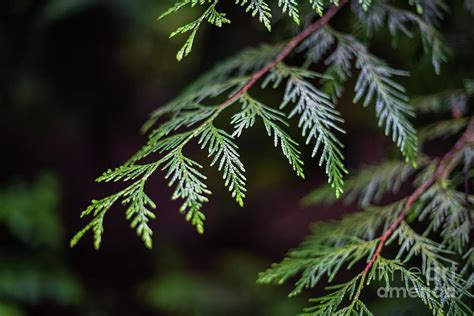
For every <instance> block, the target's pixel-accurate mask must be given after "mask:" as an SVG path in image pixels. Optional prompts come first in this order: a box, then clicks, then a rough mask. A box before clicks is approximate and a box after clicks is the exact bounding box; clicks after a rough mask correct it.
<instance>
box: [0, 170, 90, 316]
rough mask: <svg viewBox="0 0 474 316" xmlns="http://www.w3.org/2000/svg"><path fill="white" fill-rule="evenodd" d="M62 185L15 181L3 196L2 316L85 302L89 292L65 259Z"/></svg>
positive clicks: (47, 178) (48, 178)
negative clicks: (36, 307)
mask: <svg viewBox="0 0 474 316" xmlns="http://www.w3.org/2000/svg"><path fill="white" fill-rule="evenodd" d="M59 201H60V190H59V182H58V180H57V178H56V177H54V176H53V175H51V174H46V173H44V174H41V175H39V176H38V177H37V178H36V179H35V180H34V181H33V182H32V183H28V182H25V181H20V180H18V181H15V182H13V183H10V184H7V185H4V187H3V188H2V189H1V191H0V236H3V237H4V238H3V239H4V240H6V241H7V242H3V243H2V244H1V245H0V257H1V258H2V260H1V261H0V315H2V316H14V315H26V314H23V312H22V311H21V310H22V307H24V306H34V305H35V304H39V303H42V302H45V301H46V302H49V303H52V304H57V305H62V306H68V305H77V304H78V303H80V302H81V298H82V295H83V293H82V292H83V289H82V287H81V284H80V283H79V281H78V279H77V277H76V276H75V275H74V273H72V272H71V270H70V267H69V264H68V262H67V259H66V258H65V256H64V246H65V238H64V237H65V236H64V232H63V229H62V223H61V220H60V217H59V212H58V207H59Z"/></svg>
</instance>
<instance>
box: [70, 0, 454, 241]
mask: <svg viewBox="0 0 474 316" xmlns="http://www.w3.org/2000/svg"><path fill="white" fill-rule="evenodd" d="M237 3H238V4H239V5H243V6H244V7H246V8H247V9H248V10H249V11H251V13H252V14H254V15H256V14H258V15H259V18H260V19H261V20H262V21H263V22H264V23H265V24H266V22H265V19H267V18H268V19H269V18H270V15H269V11H268V10H267V8H268V6H267V4H266V3H265V2H264V1H237ZM330 3H336V2H332V1H330ZM217 4H218V1H204V0H203V1H197V0H196V1H194V0H184V1H181V2H178V3H177V4H176V5H175V6H174V7H172V8H171V9H170V10H168V11H167V12H165V13H164V14H163V15H162V17H165V16H168V15H169V14H171V13H174V12H177V11H179V10H180V9H181V8H182V7H185V6H191V7H197V6H199V7H200V6H207V9H206V10H205V11H204V14H203V15H202V16H201V18H199V19H198V20H196V21H194V22H192V23H190V24H188V25H187V26H185V27H183V28H180V29H179V30H178V31H177V32H175V33H174V34H173V35H175V34H178V33H185V32H188V31H189V32H191V37H190V39H189V40H188V42H186V44H185V47H184V48H183V49H182V50H181V51H180V53H179V55H180V56H181V57H182V56H184V55H185V54H187V53H189V51H190V47H191V45H192V41H193V39H194V36H195V34H196V32H197V29H198V27H199V25H200V24H201V23H202V22H203V21H207V22H209V23H212V24H217V25H222V24H223V23H224V20H225V21H227V20H226V19H225V18H224V15H223V14H220V13H217V11H216V6H217ZM296 4H297V3H296V2H295V1H280V2H279V4H278V5H279V6H280V7H281V8H282V10H283V11H284V12H287V13H288V14H289V15H290V17H292V18H293V19H294V20H295V19H296V17H297V15H296V13H295V12H297V11H296V8H297V6H296ZM311 4H312V5H313V8H314V9H315V10H317V11H318V10H319V9H318V8H321V9H322V8H323V5H324V4H325V3H324V2H322V1H313V2H311ZM369 4H370V2H368V1H362V2H358V3H357V4H356V5H353V6H352V7H353V9H354V10H356V13H357V12H359V11H357V10H358V8H360V9H361V10H362V12H366V14H369V13H370V12H371V11H372V8H377V6H376V5H375V4H371V5H370V6H369ZM336 5H337V3H336ZM377 5H380V6H382V7H383V8H385V9H384V10H385V11H384V12H385V13H383V14H386V12H387V10H388V9H387V8H386V7H385V4H384V2H377ZM374 10H375V9H374ZM390 10H392V11H393V10H395V8H391V9H390ZM400 10H401V9H400ZM265 12H267V13H268V14H267V13H265ZM397 12H398V11H397ZM320 13H322V11H321V12H320ZM400 16H401V15H394V17H392V18H391V19H389V20H390V21H393V20H394V19H397V17H398V18H399V23H398V24H396V26H393V27H391V26H390V25H391V24H390V23H389V27H391V28H393V30H394V32H393V34H394V36H395V34H396V32H395V31H396V30H404V29H405V27H404V24H405V22H412V20H413V19H402V18H400ZM298 20H299V18H298ZM219 21H220V22H219ZM423 21H425V20H423ZM424 23H428V22H426V21H425V22H424ZM370 26H371V29H372V30H376V29H378V28H380V27H382V26H383V24H380V23H379V24H377V25H374V24H373V23H372V24H370ZM430 43H432V42H430ZM428 44H429V43H428ZM334 46H335V49H334V50H332V52H331V53H330V54H329V55H328V56H326V55H327V53H328V52H330V51H331V48H332V47H334ZM282 47H283V46H281V45H264V46H261V47H259V48H254V49H248V50H245V51H243V52H241V53H239V54H237V55H236V56H234V57H231V58H229V59H228V60H226V61H224V62H221V63H220V64H218V65H216V66H215V67H214V68H213V69H211V70H210V71H209V72H208V73H206V74H204V75H203V76H201V77H200V78H199V79H198V80H196V81H195V82H194V83H192V84H191V85H190V86H189V87H188V88H186V89H185V90H184V91H183V93H182V94H181V95H180V96H178V97H177V98H176V99H175V100H173V101H171V102H169V103H168V104H166V105H164V106H163V107H161V108H159V109H157V110H156V111H155V112H153V113H152V115H151V117H150V119H149V121H148V122H147V123H146V124H145V125H144V130H145V131H149V135H148V142H147V143H146V145H144V146H143V147H142V148H141V149H140V150H138V151H137V153H136V154H134V155H133V156H132V157H131V158H130V159H129V160H128V161H127V162H126V163H124V164H123V165H122V166H120V167H118V168H116V169H115V170H109V171H107V172H106V173H104V175H102V176H101V177H99V178H98V179H97V181H99V182H104V181H105V182H108V181H118V182H126V183H128V186H127V187H125V188H124V189H122V190H121V191H119V192H117V193H115V194H113V195H111V196H109V197H105V198H103V199H99V200H94V201H92V204H91V205H90V206H89V207H88V208H87V209H86V210H85V211H84V212H83V213H82V216H92V220H91V221H90V223H89V224H87V225H86V226H85V227H84V228H83V229H82V230H80V231H79V232H78V233H77V234H76V236H75V237H74V238H73V239H72V240H71V245H72V246H73V245H75V244H76V243H77V242H78V241H79V239H81V238H82V236H83V235H84V234H85V233H86V232H88V231H92V232H93V235H94V245H95V247H96V248H99V246H100V244H101V241H102V234H103V231H104V219H105V215H106V213H107V211H108V210H109V209H110V208H111V207H112V205H114V204H115V203H116V202H117V201H120V203H121V204H123V205H125V206H126V207H127V211H126V218H127V219H129V220H130V221H131V226H132V228H134V229H136V231H137V234H138V235H139V236H140V237H141V238H142V239H143V241H144V243H145V245H146V246H147V247H151V246H152V230H151V228H150V226H149V221H150V220H151V219H154V218H155V216H154V214H153V212H152V211H151V209H153V208H155V203H154V202H153V201H152V199H151V197H150V196H149V195H147V193H146V183H147V180H148V178H149V177H150V176H152V175H153V174H154V173H155V172H156V171H158V170H162V171H164V173H165V178H166V179H167V180H168V183H169V185H170V186H172V187H174V193H173V195H172V199H180V200H182V201H183V203H182V206H181V207H180V212H181V213H183V214H184V215H185V218H186V220H188V221H190V222H191V223H192V224H193V225H194V226H195V227H196V229H197V231H198V232H199V233H202V232H203V231H204V219H205V215H204V213H203V212H202V207H203V205H204V203H206V202H207V201H208V199H209V195H210V194H211V191H210V190H209V188H208V187H207V184H206V176H205V175H204V173H203V170H204V168H203V165H202V164H201V163H200V162H197V161H195V160H194V159H192V158H191V157H188V155H187V154H186V153H185V151H184V149H185V148H186V147H187V146H188V145H189V144H190V143H192V142H196V143H198V144H199V145H200V146H201V149H203V150H206V151H207V152H208V155H209V157H210V159H211V162H210V165H211V166H212V165H216V166H217V168H218V170H219V171H221V172H222V174H223V179H224V185H225V186H226V187H227V188H228V189H229V191H230V193H231V195H232V197H233V198H234V199H235V200H236V202H237V203H238V204H239V205H240V206H242V205H243V203H244V198H245V196H246V194H247V190H246V181H247V179H246V177H247V176H246V175H245V168H244V166H243V163H242V161H241V160H240V156H239V151H238V145H237V138H238V137H240V136H241V134H242V133H243V130H244V129H248V128H251V127H253V126H254V125H255V123H256V121H257V120H261V121H262V123H263V125H264V127H265V130H266V132H267V133H268V135H269V136H271V137H273V142H274V145H275V146H276V147H280V148H281V150H282V153H283V155H284V156H285V157H286V158H287V160H288V162H289V164H290V166H291V167H292V168H293V170H294V171H295V172H296V174H297V176H300V177H304V173H303V159H302V157H301V152H300V149H299V146H298V143H297V141H295V140H293V138H292V137H290V134H289V132H288V131H287V130H286V128H287V126H288V125H289V120H291V119H293V118H297V120H298V127H299V128H300V129H301V133H302V135H303V137H304V139H305V143H306V145H310V144H312V156H313V157H314V156H317V155H319V158H318V160H319V165H320V166H322V165H324V167H325V168H324V169H325V172H326V174H327V176H328V182H329V184H330V186H331V187H332V188H333V191H334V192H335V196H336V197H339V196H340V195H341V194H343V176H344V175H345V174H346V173H347V170H346V168H345V166H344V163H343V160H344V157H343V144H342V143H341V141H340V140H339V137H338V134H339V133H344V129H343V127H342V123H343V119H342V117H341V116H340V114H339V112H338V111H337V110H336V105H337V102H338V99H339V97H341V95H342V91H343V90H344V89H343V85H344V83H345V82H346V80H347V79H348V78H349V77H350V76H351V75H352V71H353V70H354V69H352V68H355V69H356V70H358V75H357V76H358V77H357V82H356V84H355V86H354V91H355V98H354V101H355V102H357V101H361V102H362V103H363V105H364V106H368V105H369V104H372V103H374V105H375V110H376V115H377V117H378V119H379V125H383V126H384V129H385V132H386V134H387V135H391V136H392V138H393V140H394V142H395V143H396V144H397V145H398V147H399V148H400V150H401V152H402V153H403V155H404V156H405V159H406V161H409V162H410V163H412V164H413V165H414V164H415V162H416V161H417V160H418V161H419V162H420V163H421V161H422V159H421V158H418V157H417V151H418V145H417V139H416V135H415V131H414V128H413V127H412V125H411V124H410V123H409V120H408V118H409V117H410V116H412V115H413V110H412V109H411V107H410V106H409V105H408V103H407V97H406V96H405V93H404V89H403V87H402V86H400V85H399V84H398V83H397V82H395V79H394V78H395V76H398V75H406V72H402V71H399V70H395V69H392V68H391V67H389V66H387V64H386V63H385V62H383V61H381V60H380V59H379V58H377V57H375V56H374V55H372V54H371V53H369V52H368V49H367V48H366V46H365V45H364V44H363V41H362V40H359V39H357V38H356V37H355V36H353V35H350V34H345V33H342V32H339V31H336V30H334V29H332V28H330V27H324V28H321V29H319V30H318V31H317V32H315V33H314V34H312V35H311V36H309V37H307V38H305V39H301V40H300V44H299V47H298V51H300V52H302V53H304V54H305V55H306V57H307V62H306V63H305V64H304V65H303V66H288V65H286V64H285V63H284V62H283V61H282V60H281V58H280V57H277V55H278V52H279V51H281V49H282ZM288 53H289V51H288V52H286V53H285V54H288ZM325 56H326V57H327V58H326V60H325V64H326V65H327V66H328V67H327V70H326V72H325V74H324V75H322V76H321V75H319V74H317V73H315V72H313V71H311V70H309V69H307V67H309V66H310V65H311V64H312V63H317V62H319V61H321V60H323V58H324V57H325ZM352 64H354V65H355V67H352ZM259 71H263V73H262V74H260V75H259V76H261V77H262V78H263V80H262V85H261V87H262V89H265V88H266V87H267V86H268V85H269V84H272V86H273V88H275V89H277V88H279V87H281V86H283V84H284V85H285V89H284V95H283V100H282V102H281V105H280V110H276V109H274V107H271V106H268V105H265V104H264V102H262V101H260V100H257V99H256V98H254V97H252V96H251V94H250V91H248V90H249V88H250V87H251V86H252V85H253V84H254V83H255V82H256V81H257V79H259V78H260V77H257V78H254V76H255V74H258V72H259ZM318 79H320V80H321V81H322V84H323V85H322V88H318V87H317V80H318ZM222 99H224V100H226V101H225V102H216V100H222ZM238 104H240V105H241V107H240V110H239V109H238V107H237V106H236V105H238ZM290 105H291V106H290ZM229 109H233V111H234V114H233V115H232V119H231V124H232V125H233V128H234V131H233V132H229V131H226V130H225V129H223V128H220V127H218V126H220V117H221V113H223V112H224V111H228V110H229ZM287 119H288V121H287ZM158 121H160V124H159V125H158V126H157V127H154V126H155V124H156V123H157V122H158ZM453 130H455V129H453ZM155 156H157V157H156V158H154V157H155ZM145 158H146V159H147V160H148V161H151V162H147V163H141V161H142V160H143V159H145ZM399 170H403V172H402V173H401V178H400V182H401V181H402V180H404V179H405V177H406V176H409V175H410V174H411V172H412V171H411V169H410V167H404V166H401V167H400V169H394V170H392V171H391V175H395V174H397V175H398V171H399ZM383 171H386V170H383ZM403 175H405V176H403ZM381 177H382V179H379V180H377V179H375V180H373V181H375V182H372V183H371V184H370V185H369V184H368V187H367V189H365V192H363V194H364V195H365V197H363V198H362V199H363V204H367V203H368V200H370V199H371V198H372V196H373V195H376V196H377V198H379V197H380V196H381V195H382V194H383V193H384V192H385V191H386V190H389V189H391V190H392V191H396V189H397V187H396V186H395V187H390V188H389V187H388V185H387V183H383V181H384V179H383V176H381ZM351 181H353V180H351ZM361 181H363V180H361ZM365 181H367V179H366V180H365ZM357 188H359V187H358V185H357V183H356V182H353V183H351V182H350V183H349V184H348V186H347V189H348V191H349V192H350V191H354V193H353V194H352V195H357V194H358V193H357V191H358V189H357ZM332 194H334V193H332Z"/></svg>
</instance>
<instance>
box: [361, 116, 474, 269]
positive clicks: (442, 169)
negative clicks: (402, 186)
mask: <svg viewBox="0 0 474 316" xmlns="http://www.w3.org/2000/svg"><path fill="white" fill-rule="evenodd" d="M473 141H474V117H473V118H471V120H470V122H469V125H468V127H467V129H466V131H465V132H464V134H463V135H462V136H461V138H460V139H459V140H458V141H457V142H456V144H455V145H454V146H453V148H451V150H450V151H449V152H448V153H447V154H446V155H444V156H443V158H442V159H441V161H440V162H439V164H438V167H437V168H436V171H435V173H434V174H433V175H432V176H431V177H429V178H428V179H427V180H426V181H425V182H423V183H422V184H421V185H420V186H419V187H418V188H417V189H416V190H415V191H414V192H413V193H412V194H411V195H410V196H409V197H408V199H407V201H406V203H405V206H404V207H403V210H402V212H401V213H400V215H399V216H398V217H397V219H396V220H395V221H394V222H393V223H392V225H390V227H389V228H388V229H387V230H386V231H385V232H384V233H383V234H382V236H380V237H379V238H378V240H379V243H378V246H377V249H376V250H375V252H374V255H373V256H372V258H371V259H370V261H369V262H368V264H367V266H366V267H365V269H364V271H363V274H367V273H368V272H369V271H370V268H371V267H372V265H373V264H374V262H375V260H377V258H378V257H379V256H380V253H381V251H382V249H383V246H384V245H385V242H386V241H387V239H389V238H390V236H391V235H392V233H393V232H394V231H395V229H396V228H397V227H398V226H399V225H400V223H401V222H402V221H403V220H404V219H405V217H406V215H407V214H408V211H409V210H410V208H411V206H412V205H413V203H415V202H416V201H417V200H418V199H419V198H420V196H421V195H422V194H423V193H424V192H425V191H426V190H428V189H429V188H430V187H431V185H433V183H435V182H436V181H437V180H438V179H439V178H441V177H445V176H447V174H446V173H447V170H449V169H450V168H452V166H451V161H452V159H453V158H454V157H455V156H456V154H457V153H458V152H459V151H460V150H461V149H462V148H463V147H464V146H465V145H466V144H467V143H469V142H473Z"/></svg>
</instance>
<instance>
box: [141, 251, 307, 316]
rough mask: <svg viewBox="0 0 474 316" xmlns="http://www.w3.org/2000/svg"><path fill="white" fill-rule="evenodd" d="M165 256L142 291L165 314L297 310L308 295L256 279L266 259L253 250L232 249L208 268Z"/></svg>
mask: <svg viewBox="0 0 474 316" xmlns="http://www.w3.org/2000/svg"><path fill="white" fill-rule="evenodd" d="M166 257H167V258H168V260H166V261H165V262H163V260H161V263H160V262H159V263H158V265H157V267H159V269H158V270H157V276H156V277H154V278H151V279H150V280H148V281H147V282H146V283H145V284H144V285H143V286H142V287H141V289H140V291H139V293H140V296H141V297H142V300H143V301H144V302H145V303H146V304H147V305H149V306H151V307H153V308H155V309H156V310H158V311H162V312H166V315H177V316H178V315H187V316H218V315H229V316H232V315H236V316H237V315H264V316H280V315H296V314H297V313H298V312H299V311H300V309H301V306H302V305H301V304H303V303H304V301H305V299H304V297H299V298H293V299H287V298H286V294H285V291H284V290H283V289H281V288H271V287H266V288H262V287H261V286H259V285H257V284H256V283H255V276H256V275H257V273H258V272H259V271H261V270H262V269H263V268H264V267H265V262H264V261H263V260H262V259H259V258H256V257H254V256H252V255H248V254H245V253H238V252H235V253H233V252H229V253H226V254H224V255H222V256H220V257H219V258H218V259H217V260H216V261H215V263H213V264H212V267H211V268H210V269H195V268H194V269H190V268H187V267H186V264H185V262H187V260H185V258H183V257H180V256H179V255H176V254H175V255H170V254H167V255H166ZM169 258H172V259H169ZM159 261H160V260H159Z"/></svg>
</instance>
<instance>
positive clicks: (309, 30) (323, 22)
mask: <svg viewBox="0 0 474 316" xmlns="http://www.w3.org/2000/svg"><path fill="white" fill-rule="evenodd" d="M347 1H348V0H341V1H340V2H339V5H338V6H333V7H331V8H330V9H329V10H328V11H326V13H325V14H324V15H323V16H322V17H321V18H320V19H318V20H317V21H315V22H314V23H313V24H311V25H310V26H308V27H307V28H305V29H304V30H303V31H302V32H301V33H299V34H298V35H296V36H295V37H293V38H292V39H291V40H289V41H288V43H286V45H285V46H284V47H283V48H282V50H281V51H280V53H278V55H277V56H276V57H275V59H273V60H272V61H271V62H269V63H268V64H266V65H265V66H264V67H263V68H261V69H260V70H259V71H257V72H256V73H254V74H253V75H252V76H251V77H250V80H249V81H248V82H247V83H246V84H245V85H244V86H243V87H242V88H240V89H239V90H238V91H236V92H235V93H234V94H233V95H232V96H231V97H230V98H229V99H227V100H226V101H225V102H223V103H222V104H221V105H219V107H220V108H225V107H227V106H229V105H230V104H232V103H233V102H234V101H236V100H237V99H238V98H239V97H240V96H241V95H243V94H244V93H245V92H247V91H248V90H249V89H250V88H251V87H252V86H253V85H254V84H255V82H257V81H258V79H260V78H262V76H263V75H265V74H266V73H267V72H269V71H270V70H271V69H272V68H273V67H275V66H276V65H277V64H278V63H279V62H281V61H282V60H283V59H285V58H286V57H287V56H288V55H289V54H290V53H291V52H292V51H293V49H295V47H296V46H298V45H299V44H300V43H301V42H302V41H303V40H304V39H306V38H307V37H308V36H310V35H311V34H312V33H314V32H316V31H317V30H319V29H320V28H322V27H323V26H325V25H326V24H327V23H328V22H329V21H330V20H331V19H332V18H333V17H334V15H336V13H337V12H339V10H340V9H341V8H342V7H343V6H344V5H345V4H346V3H347Z"/></svg>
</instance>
